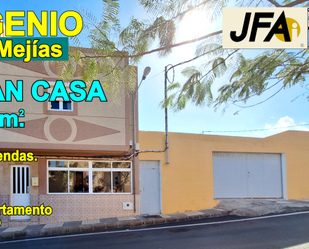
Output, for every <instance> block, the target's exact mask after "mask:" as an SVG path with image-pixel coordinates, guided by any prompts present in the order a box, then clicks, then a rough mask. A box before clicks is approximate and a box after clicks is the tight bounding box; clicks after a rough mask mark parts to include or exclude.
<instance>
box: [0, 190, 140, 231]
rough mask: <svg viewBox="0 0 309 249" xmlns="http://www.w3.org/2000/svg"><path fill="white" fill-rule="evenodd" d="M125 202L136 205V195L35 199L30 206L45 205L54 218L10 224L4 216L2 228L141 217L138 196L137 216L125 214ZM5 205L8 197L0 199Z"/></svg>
mask: <svg viewBox="0 0 309 249" xmlns="http://www.w3.org/2000/svg"><path fill="white" fill-rule="evenodd" d="M123 202H132V203H133V195H122V194H120V195H80V194H77V195H40V196H37V195H32V196H31V206H40V205H41V204H42V203H43V204H44V206H51V207H52V209H53V214H52V215H51V216H31V219H30V221H10V220H9V217H8V216H3V215H1V216H0V219H1V221H2V226H1V228H6V227H17V226H27V225H37V224H48V223H59V222H69V221H80V220H94V219H102V218H111V217H127V216H135V215H139V212H140V210H139V195H137V196H136V213H134V211H133V210H128V211H126V210H123V209H122V203H123ZM4 203H6V204H7V205H8V203H9V196H7V195H2V196H0V205H1V206H2V205H3V204H4Z"/></svg>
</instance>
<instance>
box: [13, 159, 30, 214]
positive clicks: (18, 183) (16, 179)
mask: <svg viewBox="0 0 309 249" xmlns="http://www.w3.org/2000/svg"><path fill="white" fill-rule="evenodd" d="M11 170H12V171H11V176H12V177H11V190H12V191H11V206H24V207H27V206H30V167H29V166H24V165H14V166H12V168H11ZM11 219H12V220H29V219H30V216H29V215H16V216H12V217H11Z"/></svg>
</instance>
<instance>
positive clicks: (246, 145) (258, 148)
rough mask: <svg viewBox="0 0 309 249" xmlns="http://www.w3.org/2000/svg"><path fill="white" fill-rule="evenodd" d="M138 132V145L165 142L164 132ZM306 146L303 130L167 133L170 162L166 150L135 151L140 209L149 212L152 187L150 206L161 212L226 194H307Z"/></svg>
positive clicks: (205, 204) (308, 136)
mask: <svg viewBox="0 0 309 249" xmlns="http://www.w3.org/2000/svg"><path fill="white" fill-rule="evenodd" d="M139 138H140V144H141V146H140V149H141V151H144V150H162V149H164V148H165V133H163V132H150V131H140V133H139ZM308 148H309V132H306V131H286V132H283V133H279V134H276V135H273V136H269V137H266V138H249V137H234V136H218V135H202V134H186V133H169V164H167V163H166V162H167V157H166V152H161V153H149V152H148V153H140V154H139V160H140V165H139V168H140V178H141V193H140V205H141V213H148V212H152V209H151V207H149V206H148V205H147V203H149V201H150V200H149V199H148V198H147V196H148V195H149V193H151V191H152V189H153V188H156V189H158V192H157V193H155V195H153V196H155V198H153V200H151V201H152V207H154V206H156V207H157V209H156V212H158V210H159V211H160V212H162V213H163V214H168V213H177V212H186V211H196V210H202V209H208V208H213V207H215V206H216V205H217V204H218V203H219V202H220V200H221V199H228V198H264V199H272V198H276V199H309V183H308V179H309V153H308ZM145 178H148V179H145ZM142 179H143V181H142ZM144 181H146V182H147V183H148V184H144ZM154 186H155V187H154Z"/></svg>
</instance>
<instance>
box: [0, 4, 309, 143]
mask: <svg viewBox="0 0 309 249" xmlns="http://www.w3.org/2000/svg"><path fill="white" fill-rule="evenodd" d="M80 8H84V9H86V10H88V11H90V12H92V13H93V15H94V16H96V17H97V18H100V15H101V10H102V1H101V0H74V1H72V0H61V1H60V0H53V1H38V0H32V1H24V0H12V1H3V2H2V3H1V11H0V13H1V14H4V12H5V11H7V10H25V11H26V10H33V11H42V10H47V11H51V10H57V11H58V12H59V13H62V12H64V11H67V10H78V9H80ZM132 16H135V17H138V18H140V19H147V18H148V14H147V13H146V12H145V11H144V10H143V9H142V8H141V7H140V6H138V4H137V0H130V1H128V0H120V21H121V26H122V27H125V26H126V25H127V24H128V22H129V20H130V18H131V17H132ZM203 18H204V17H203V15H201V16H195V17H194V18H193V20H190V21H187V22H185V23H183V24H182V25H181V26H180V32H179V33H178V36H177V42H181V41H183V40H188V39H191V38H192V36H193V35H194V34H192V33H190V32H191V31H194V30H196V29H197V28H198V29H200V30H201V34H200V35H205V34H206V33H207V32H211V31H216V30H219V29H220V25H221V20H220V19H219V20H218V21H217V22H216V23H214V24H209V23H207V22H206V21H205V20H204V19H203ZM201 24H202V25H201ZM193 33H194V32H193ZM197 44H198V43H195V44H190V45H186V46H181V47H177V48H175V49H174V50H173V53H172V54H171V55H170V56H168V57H166V58H159V57H158V54H156V53H153V54H150V55H146V56H144V57H143V59H142V60H141V61H140V62H139V64H138V65H137V66H138V80H139V81H140V80H141V77H142V74H143V70H144V68H145V67H146V66H149V67H151V73H150V75H149V76H148V77H147V78H146V79H145V80H144V81H143V82H142V84H141V86H140V88H139V90H138V94H139V129H140V130H144V131H164V129H165V123H164V110H163V109H161V108H160V107H159V103H160V101H162V100H163V98H164V68H165V66H167V65H169V64H172V65H175V64H177V63H179V62H182V61H185V60H187V59H190V58H192V57H193V55H194V51H195V50H194V49H195V46H196V45H197ZM82 45H84V46H88V44H87V40H85V41H84V44H82ZM153 48H156V44H154V46H153ZM259 52H260V51H258V50H246V51H245V55H246V56H250V57H252V56H254V55H255V54H257V53H259ZM195 63H196V62H195ZM193 65H194V62H193V63H191V64H187V65H186V66H193ZM182 69H184V67H177V68H175V76H174V80H175V81H176V82H180V83H181V82H183V81H184V78H183V77H182V76H181V70H182ZM169 78H170V79H172V78H173V72H172V71H170V73H169ZM226 83H227V82H226V79H224V78H222V79H220V80H217V82H216V83H215V84H214V87H213V90H214V95H216V90H217V89H218V88H219V87H220V86H222V85H223V84H226ZM305 85H306V83H305ZM308 88H309V87H308ZM277 90H278V89H275V88H274V89H273V90H272V92H271V91H269V92H267V93H265V94H263V95H261V96H259V97H255V98H253V99H251V100H249V101H248V102H247V105H253V104H255V103H258V102H260V101H263V100H265V99H267V98H268V97H269V96H271V95H272V94H274V93H275V92H276V91H277ZM306 91H307V90H306V88H304V87H301V86H300V85H296V86H294V87H292V88H287V89H285V90H283V91H281V92H280V93H278V94H277V95H275V96H274V97H273V98H271V99H270V100H268V101H266V102H265V103H263V104H260V105H257V106H255V107H252V108H244V109H241V110H240V108H238V107H230V108H228V109H227V110H226V111H225V112H224V113H222V108H221V109H218V110H217V111H215V110H214V109H213V108H212V107H210V108H209V107H207V106H206V107H203V108H202V107H197V106H194V105H192V104H188V105H187V107H186V108H185V110H182V111H179V112H176V113H175V112H173V111H172V110H169V118H168V127H169V131H170V132H181V133H196V134H211V135H228V136H248V137H266V136H270V135H273V134H276V133H279V132H282V131H284V130H287V129H288V128H284V127H286V126H293V125H295V126H296V125H299V126H296V127H294V128H289V129H293V130H305V131H309V130H308V128H309V126H301V125H303V124H309V115H308V113H307V112H306V110H307V109H308V107H309V102H308V100H307V99H306V95H304V96H302V95H303V94H304V93H305V92H306ZM298 96H299V97H298ZM296 97H298V98H296ZM295 98H296V99H295ZM238 110H240V112H239V113H238V115H234V113H235V112H237V111H238ZM277 128H278V129H277ZM247 130H250V131H247ZM229 131H233V132H229ZM245 131H247V132H245Z"/></svg>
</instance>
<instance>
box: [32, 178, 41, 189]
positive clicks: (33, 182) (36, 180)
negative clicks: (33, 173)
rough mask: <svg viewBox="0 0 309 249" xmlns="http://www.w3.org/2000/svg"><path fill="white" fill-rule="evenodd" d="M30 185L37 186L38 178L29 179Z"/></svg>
mask: <svg viewBox="0 0 309 249" xmlns="http://www.w3.org/2000/svg"><path fill="white" fill-rule="evenodd" d="M31 185H32V186H33V187H37V186H39V178H38V177H32V178H31Z"/></svg>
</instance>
